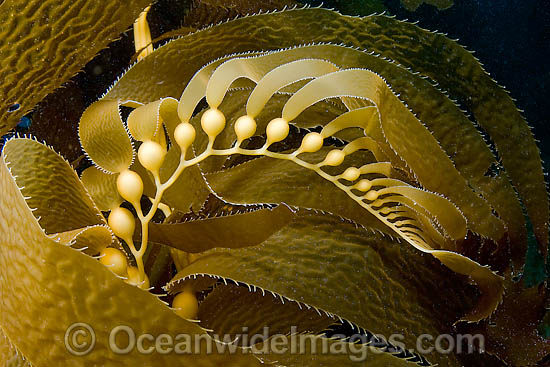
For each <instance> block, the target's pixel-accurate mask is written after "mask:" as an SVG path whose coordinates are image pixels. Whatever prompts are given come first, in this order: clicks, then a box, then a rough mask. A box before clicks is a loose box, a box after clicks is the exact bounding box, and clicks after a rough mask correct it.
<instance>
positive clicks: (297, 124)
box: [0, 9, 547, 367]
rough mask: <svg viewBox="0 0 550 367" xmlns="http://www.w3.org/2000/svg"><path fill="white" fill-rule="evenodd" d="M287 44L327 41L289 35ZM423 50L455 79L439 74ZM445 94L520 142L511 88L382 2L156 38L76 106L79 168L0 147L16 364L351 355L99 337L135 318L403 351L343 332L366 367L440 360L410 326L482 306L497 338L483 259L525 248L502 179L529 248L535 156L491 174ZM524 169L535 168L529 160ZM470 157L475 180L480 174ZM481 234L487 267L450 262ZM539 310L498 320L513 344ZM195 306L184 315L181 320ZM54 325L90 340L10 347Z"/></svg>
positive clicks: (7, 316) (25, 149) (44, 335)
mask: <svg viewBox="0 0 550 367" xmlns="http://www.w3.org/2000/svg"><path fill="white" fill-rule="evenodd" d="M315 24H322V25H323V26H324V27H325V30H322V27H316V26H315ZM312 25H313V26H312ZM274 29H276V30H277V31H276V32H274V31H273V30H274ZM327 29H328V30H327ZM310 42H334V43H336V42H344V43H345V44H346V45H347V46H344V45H339V46H336V45H333V44H314V45H309V46H303V45H301V44H303V43H310ZM434 45H442V47H440V48H438V47H435V48H434ZM351 46H353V47H351ZM285 47H288V48H287V49H280V48H285ZM354 47H358V49H356V48H354ZM266 50H276V51H274V52H266ZM228 53H230V54H231V53H236V54H232V55H229V56H227V54H228ZM442 57H443V58H444V59H445V60H448V62H449V63H450V64H451V65H452V66H453V68H452V69H453V70H454V71H455V73H441V71H442V70H443V69H444V68H445V67H446V66H442V65H440V64H444V63H441V60H442V59H441V58H442ZM213 58H214V59H215V60H214V61H212V59H213ZM216 58H217V59H216ZM470 74H471V75H474V76H475V78H473V80H472V79H470V78H467V77H466V75H470ZM432 81H437V82H438V83H439V87H442V88H443V89H444V91H440V90H439V89H438V88H437V87H435V86H434V84H433V83H432ZM455 84H456V85H455ZM446 93H449V95H450V96H451V97H454V98H458V99H459V101H460V102H461V103H463V106H465V107H466V108H468V109H470V110H471V111H472V112H473V114H474V115H475V118H476V122H477V123H478V124H479V125H481V126H482V127H484V128H485V130H487V131H488V132H489V135H490V137H491V138H492V139H493V140H494V142H495V143H496V145H497V148H499V149H500V150H501V151H500V155H501V156H506V153H503V152H502V150H506V149H507V148H509V147H510V144H512V143H510V142H508V141H507V139H504V138H503V137H502V136H501V135H499V134H498V132H496V133H495V131H493V130H491V129H503V128H505V127H506V126H514V127H515V128H516V130H512V132H510V137H509V140H510V141H512V142H515V143H514V144H523V145H524V146H526V147H527V148H526V149H529V151H533V152H536V146H535V145H534V141H533V139H532V136H531V135H530V134H527V135H525V134H523V133H524V132H525V131H528V128H527V127H526V124H525V123H524V121H523V120H522V119H521V117H520V116H519V114H517V111H515V107H514V105H513V103H512V102H511V100H510V99H509V97H508V96H507V95H506V94H505V93H504V91H503V90H502V89H501V88H500V87H498V86H497V85H496V84H495V83H494V82H493V81H492V80H491V79H490V78H489V77H488V76H487V75H486V74H485V73H484V72H483V70H482V69H481V67H480V66H479V64H478V63H477V61H476V60H475V59H474V58H473V57H472V56H471V55H470V53H468V52H467V51H465V50H464V49H463V48H461V47H460V46H458V45H457V44H456V43H454V42H452V41H450V40H448V39H447V38H445V37H443V36H442V35H438V34H434V33H430V32H427V31H424V30H422V29H420V28H418V27H416V26H413V25H410V24H407V23H403V22H399V21H396V20H393V19H391V18H388V17H384V16H372V17H367V18H353V17H344V16H341V15H339V14H337V13H335V12H331V11H327V10H323V9H301V10H291V11H285V12H279V13H274V14H263V15H254V16H249V17H246V18H242V19H238V20H235V21H231V22H228V23H224V24H220V25H217V26H212V27H210V28H207V29H205V30H202V31H199V32H197V33H195V34H191V35H189V36H186V37H182V38H181V39H178V40H176V41H173V42H170V43H168V44H167V45H165V46H163V47H161V48H159V49H158V50H156V51H154V52H153V53H152V54H150V55H148V56H147V57H145V58H144V59H142V60H141V61H140V62H139V63H137V64H136V65H134V66H133V67H132V68H131V69H130V70H129V71H128V72H127V73H125V74H124V76H123V77H122V78H121V79H120V80H119V81H118V82H117V83H116V84H115V85H114V86H113V87H112V88H111V90H110V91H109V92H108V93H107V94H106V95H105V96H104V97H103V98H102V99H101V100H99V101H97V102H95V103H93V104H92V105H91V106H89V107H88V108H87V110H86V111H85V112H84V114H83V115H82V118H81V122H80V127H79V134H80V138H81V143H82V146H83V148H84V150H85V151H86V152H87V154H88V156H89V158H90V160H91V161H92V162H93V164H94V166H93V167H90V168H88V169H87V170H86V171H84V173H83V174H82V175H81V177H78V176H77V175H76V174H75V173H74V172H73V171H72V169H71V168H70V167H69V165H68V163H67V162H66V161H64V160H63V159H62V158H61V157H60V156H59V155H57V154H56V153H55V152H53V150H51V149H49V148H48V147H46V146H44V145H42V144H40V143H38V142H36V141H33V140H31V139H26V138H15V139H13V140H10V141H9V142H7V143H6V145H5V147H4V150H3V152H2V158H3V159H2V161H0V192H1V193H2V195H1V196H0V214H1V215H0V218H2V219H1V220H0V274H1V276H0V299H1V300H2V305H3V309H2V318H1V319H0V321H1V324H0V328H1V329H2V330H3V331H4V333H5V334H6V335H7V336H8V337H9V339H10V340H11V342H13V344H14V345H16V346H17V347H18V349H19V350H20V351H21V354H22V355H24V356H25V357H27V358H28V359H29V360H30V361H31V362H32V363H33V364H34V365H36V366H38V367H40V366H47V365H51V364H71V365H89V364H100V365H106V366H111V365H113V366H114V365H141V364H147V365H152V366H157V365H158V366H161V365H165V364H167V363H168V364H171V365H173V364H176V363H178V362H179V363H192V364H193V365H205V366H209V365H215V364H216V365H219V364H223V365H230V366H231V365H238V366H243V365H244V366H246V365H256V364H259V363H260V361H261V362H263V363H266V364H268V365H286V366H294V365H312V366H323V365H331V364H338V365H354V363H352V361H350V359H349V358H348V355H318V354H314V353H310V352H306V353H305V354H302V355H292V354H288V353H286V354H285V353H284V354H273V353H270V352H265V353H264V352H261V351H255V352H254V354H255V355H253V354H251V353H247V354H242V352H243V350H242V349H240V348H239V349H237V351H238V352H237V353H236V354H232V355H228V354H224V353H223V352H219V353H214V354H212V355H203V354H201V355H184V356H181V355H174V354H167V355H164V354H160V353H156V354H153V355H143V354H140V353H138V352H137V351H132V352H131V353H130V354H128V355H125V356H120V355H115V354H113V352H112V350H109V346H108V344H107V341H108V339H109V338H108V333H109V331H110V330H111V329H112V328H113V327H115V326H116V325H120V324H125V325H129V326H131V327H132V328H133V329H134V331H135V332H136V333H142V332H148V333H152V334H158V333H181V332H187V333H189V334H191V335H192V337H193V338H198V337H206V339H207V340H209V341H211V342H214V343H215V345H218V346H219V345H220V344H219V343H218V342H215V341H214V340H216V339H217V338H218V335H216V333H227V334H228V335H235V334H236V333H238V332H239V331H240V330H241V329H242V327H249V332H250V333H253V332H257V331H259V330H262V328H263V327H264V326H267V327H269V328H270V329H271V330H272V332H275V333H282V334H283V335H284V337H285V338H288V339H290V338H291V337H292V335H290V334H289V333H292V329H291V328H292V326H295V327H297V329H296V332H301V333H305V334H307V335H308V336H310V337H312V338H313V340H314V341H315V343H319V344H321V343H327V342H329V343H331V345H332V346H333V347H335V348H337V347H338V348H349V347H350V341H349V340H346V339H345V338H344V339H341V340H338V339H334V340H330V341H329V339H328V338H329V337H330V336H331V330H334V329H336V330H338V329H341V328H344V327H347V328H348V329H347V333H348V335H349V334H351V333H361V334H362V335H364V336H369V335H372V334H373V333H379V334H383V335H385V336H389V335H391V334H395V333H397V334H400V335H402V337H403V339H402V341H403V342H404V346H403V347H401V346H398V345H393V344H392V341H391V340H387V339H380V340H377V343H375V344H376V345H370V346H367V345H366V344H365V345H363V346H361V348H363V349H364V350H365V351H367V350H368V351H370V352H369V353H368V358H370V359H369V360H367V361H368V362H369V365H372V366H386V365H392V366H393V365H395V366H398V365H429V364H430V363H438V364H439V365H449V366H459V365H461V363H460V358H461V356H459V355H455V354H452V353H451V354H438V353H431V354H426V355H421V354H420V353H418V352H417V351H408V349H409V348H412V347H414V346H415V343H416V341H417V338H418V337H419V336H420V335H422V334H431V335H440V334H447V333H452V324H453V323H454V322H455V321H456V320H457V319H459V318H461V317H462V318H463V319H464V320H466V321H480V320H483V319H486V318H488V317H490V316H493V317H494V319H495V320H497V327H498V328H499V330H501V328H502V327H503V324H504V323H505V321H504V322H503V321H502V320H507V317H508V313H509V312H510V310H515V309H516V308H515V307H511V306H510V303H508V302H509V301H510V300H509V299H505V300H504V304H503V305H505V306H506V307H504V308H502V309H497V312H498V311H500V312H503V313H504V317H503V316H502V315H500V314H499V313H496V314H495V313H493V312H494V310H495V309H496V308H497V306H498V304H499V302H500V301H501V299H502V296H503V291H504V287H505V286H506V287H508V289H510V290H513V289H515V288H514V285H513V284H512V285H510V284H511V281H510V279H509V278H510V275H509V273H508V272H502V273H500V274H497V273H496V272H495V270H496V269H497V265H498V266H499V267H498V269H499V270H501V269H506V268H507V267H508V265H509V260H510V259H509V256H507V254H506V251H507V241H508V240H510V244H511V246H512V249H513V259H512V260H514V261H515V262H516V263H517V264H520V265H521V263H522V259H521V255H522V254H521V252H522V249H524V245H525V241H526V231H525V225H524V222H523V218H522V212H521V206H520V201H519V199H518V198H517V197H516V195H515V191H514V186H512V184H510V182H509V180H508V176H507V173H508V174H509V175H510V178H511V180H512V181H513V182H514V184H515V187H516V188H517V189H518V191H520V193H521V194H522V199H523V201H524V203H525V204H526V206H527V209H528V211H529V214H530V216H531V217H532V220H533V222H534V223H535V226H536V230H537V235H538V236H539V241H540V242H541V244H543V243H546V242H545V241H546V233H545V226H546V225H547V224H546V222H547V208H545V209H544V210H539V211H538V212H537V210H538V209H536V208H535V209H534V206H533V203H534V202H535V201H536V200H540V201H541V202H546V200H547V198H546V193H545V192H544V190H542V192H541V191H540V186H541V185H542V187H543V189H544V181H543V180H542V178H541V177H539V176H538V173H537V172H538V171H536V169H535V171H536V172H535V173H533V174H532V175H531V176H526V177H520V176H521V174H522V173H523V171H521V172H520V171H514V169H510V168H509V167H510V165H511V164H512V165H513V164H517V162H518V159H519V158H518V156H517V155H513V154H509V155H508V156H507V158H506V159H505V160H504V162H503V165H504V167H500V166H499V164H498V161H497V159H496V158H495V156H494V154H493V153H492V152H491V150H490V149H489V148H488V147H487V144H486V143H485V141H484V139H483V137H482V135H481V134H480V132H478V130H477V128H476V125H475V124H474V123H473V122H472V121H470V119H469V118H468V117H467V116H466V114H464V112H463V111H462V110H461V108H459V107H458V106H456V105H455V104H454V103H453V102H452V100H451V99H450V98H449V97H448V96H447V95H446ZM466 97H470V98H469V99H468V98H466ZM204 100H206V105H207V107H206V108H203V106H206V105H205V104H204ZM121 106H124V113H123V114H121ZM497 107H498V108H497ZM500 108H502V109H503V110H505V111H506V116H505V115H503V112H502V111H501V109H500ZM512 108H513V112H515V113H512V112H511V111H512ZM503 119H507V120H506V121H502V120H503ZM493 125H494V127H493ZM516 133H517V135H519V136H520V137H519V138H518V136H516ZM514 139H516V140H514ZM525 166H527V167H531V168H538V169H539V170H540V158H538V152H537V155H536V156H530V157H529V158H528V159H526V161H525ZM494 167H498V168H499V170H498V171H499V172H498V174H497V175H493V174H488V172H489V171H490V170H491V169H492V168H494ZM539 178H540V180H539ZM124 201H126V203H125V204H122V203H123V202H124ZM52 203H55V204H52ZM121 205H122V206H121ZM129 207H132V208H133V212H130V211H129V210H128V209H127V208H129ZM105 212H109V216H108V220H106V219H105V218H104V217H103V215H104V213H105ZM160 212H162V214H161V213H160ZM538 214H541V215H542V218H539V217H535V216H536V215H538ZM135 216H137V219H136V218H135ZM164 217H167V220H166V221H162V218H164ZM536 223H539V224H538V225H537V224H536ZM136 227H137V228H136ZM113 235H116V238H115V236H113ZM486 243H487V244H499V245H500V246H501V247H498V248H495V252H498V254H499V255H501V257H502V256H504V259H505V260H504V261H503V263H504V265H503V264H502V263H498V264H497V263H494V262H492V261H493V258H491V257H488V258H485V257H479V258H480V259H482V260H483V261H484V262H482V263H480V262H479V261H477V262H476V261H474V260H478V257H476V256H473V255H472V254H473V253H475V252H476V246H478V247H481V246H483V245H484V244H486ZM147 250H149V251H147ZM463 250H464V252H461V251H463ZM484 250H485V249H484ZM161 252H163V253H165V254H166V253H170V254H172V256H173V262H174V264H175V267H176V269H177V270H178V274H177V275H175V276H174V273H173V272H172V270H171V266H170V262H168V263H166V261H165V260H162V261H158V262H157V261H156V260H155V256H156V255H157V254H159V253H161ZM152 253H153V255H151V254H152ZM422 253H427V254H431V255H433V256H424V255H423V254H422ZM98 254H100V256H99V257H97V256H96V255H98ZM165 257H166V256H165ZM97 259H99V261H97ZM438 260H440V261H441V263H443V264H444V265H445V266H442V264H440V263H439V261H438ZM76 264H78V265H76ZM104 265H106V266H104ZM457 273H458V274H457ZM504 275H506V276H507V279H506V280H504V277H503V276H504ZM170 278H172V280H171V281H170V282H168V283H167V284H166V290H167V291H168V292H169V295H168V296H163V298H162V299H163V301H168V302H170V304H171V306H172V307H173V309H170V308H169V307H167V305H166V304H164V303H163V302H161V301H160V300H159V299H158V298H157V297H156V296H155V295H154V294H151V293H150V292H147V290H148V287H149V285H150V284H152V285H159V282H160V281H161V280H162V279H170ZM468 281H473V282H474V283H475V284H476V286H477V287H473V286H470V285H468V284H467V282H468ZM31 283H36V284H40V287H32V286H30V287H29V286H28V284H31ZM161 285H162V284H161ZM476 289H477V290H479V291H480V294H478V293H477V291H476ZM520 293H521V292H520ZM13 294H17V295H18V297H11V295H13ZM525 298H526V299H533V298H532V297H525ZM535 298H536V297H535ZM537 300H538V301H540V299H539V298H537ZM476 303H477V304H476ZM539 303H540V302H538V303H537V305H535V306H533V307H534V308H533V310H534V311H535V312H534V313H533V314H531V313H526V315H527V314H529V317H525V318H522V319H521V320H520V319H518V320H517V323H515V324H514V327H515V328H518V329H521V328H522V327H523V328H524V329H525V330H527V331H526V334H528V335H532V332H533V327H532V325H528V326H525V325H524V322H527V323H531V324H532V323H534V322H535V321H533V320H537V317H535V316H536V315H535V314H537V313H538V312H539V311H540V310H541V305H542V303H540V304H539ZM53 305H55V307H53ZM4 306H5V307H4ZM98 309H99V310H103V312H97V310H98ZM38 315H40V319H41V320H43V321H42V323H41V325H40V327H38V326H37V325H34V324H33V320H34V319H37V318H38V317H39V316H38ZM289 315H292V316H289ZM434 315H435V316H434ZM533 315H535V316H533ZM531 316H533V317H531ZM197 318H198V319H200V320H199V324H198V325H197V324H196V323H193V322H190V321H188V319H197ZM73 322H85V323H87V324H89V325H91V326H92V327H93V328H94V329H95V330H96V332H98V335H97V340H98V344H97V345H96V347H95V350H94V351H92V353H90V354H89V355H86V356H82V357H75V356H72V355H68V353H67V351H66V350H65V348H64V345H63V343H62V342H60V343H56V344H55V345H54V346H53V348H52V349H51V350H50V351H48V353H46V352H45V351H44V350H38V349H37V348H35V347H34V346H35V345H36V343H41V342H44V343H45V342H46V340H48V341H51V340H57V341H61V340H63V335H64V333H65V331H66V329H67V327H69V325H70V324H71V323H73ZM479 325H480V328H479V329H475V330H484V329H483V327H484V325H486V324H485V323H481V324H479ZM327 328H328V329H327ZM207 329H210V330H213V331H211V332H208V331H207ZM289 329H290V330H289ZM206 334H208V335H209V336H207V335H206ZM484 335H486V336H487V337H488V338H490V339H491V340H490V342H491V345H492V346H494V345H497V346H498V345H504V346H505V347H504V348H498V347H494V348H492V349H491V350H490V352H492V353H495V354H498V355H500V356H501V358H502V359H504V360H506V361H509V362H510V363H514V364H521V363H523V362H529V363H530V362H533V361H534V360H536V359H540V357H541V356H542V355H543V354H544V353H545V350H546V349H545V348H546V344H545V343H544V342H542V341H540V340H539V341H537V343H535V344H534V345H536V348H537V350H536V352H534V353H532V354H530V355H529V357H528V358H524V359H522V358H514V357H513V356H512V357H510V356H509V355H507V353H508V352H506V351H507V350H511V349H509V348H507V346H508V345H509V343H510V342H511V340H510V339H509V338H506V335H505V334H504V333H502V332H500V331H497V332H493V333H491V332H485V331H484ZM265 343H267V342H265V341H264V344H265ZM261 345H263V344H262V343H258V344H256V345H255V346H258V347H259V346H261ZM503 350H504V351H503ZM513 350H514V351H516V349H513ZM201 352H204V351H201ZM10 353H11V352H10ZM515 353H517V352H512V354H515ZM180 361H181V362H180Z"/></svg>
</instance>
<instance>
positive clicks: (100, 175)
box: [80, 166, 124, 211]
mask: <svg viewBox="0 0 550 367" xmlns="http://www.w3.org/2000/svg"><path fill="white" fill-rule="evenodd" d="M80 179H81V181H82V184H83V185H84V187H86V190H88V192H89V193H90V196H91V197H92V198H93V200H94V202H95V204H96V205H97V206H98V208H99V209H100V210H101V211H109V210H111V209H114V208H116V207H118V206H120V204H121V203H122V202H123V201H124V199H123V198H122V197H121V196H120V194H119V192H118V190H117V187H116V179H117V175H114V174H110V173H106V172H104V171H102V170H100V169H99V168H97V167H96V166H92V167H89V168H86V169H85V170H84V172H82V175H81V176H80Z"/></svg>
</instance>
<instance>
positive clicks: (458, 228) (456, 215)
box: [379, 186, 466, 240]
mask: <svg viewBox="0 0 550 367" xmlns="http://www.w3.org/2000/svg"><path fill="white" fill-rule="evenodd" d="M379 193H380V195H384V194H386V193H392V194H399V195H402V196H404V197H407V198H409V199H411V200H412V201H413V202H415V203H416V204H417V205H420V206H421V207H423V208H424V209H426V210H427V211H428V212H429V213H430V214H431V215H433V216H434V218H435V219H436V220H437V222H438V223H439V224H440V225H441V227H442V228H444V230H445V232H446V234H448V235H449V236H450V237H451V238H453V239H454V240H463V239H464V238H465V237H466V219H465V218H464V216H463V215H462V213H461V212H460V211H459V210H458V208H457V207H456V206H455V205H454V204H453V203H451V202H450V201H448V200H447V199H445V198H443V197H441V196H439V195H437V194H434V193H431V192H428V191H424V190H422V189H419V188H416V187H411V186H390V187H387V188H384V189H380V191H379Z"/></svg>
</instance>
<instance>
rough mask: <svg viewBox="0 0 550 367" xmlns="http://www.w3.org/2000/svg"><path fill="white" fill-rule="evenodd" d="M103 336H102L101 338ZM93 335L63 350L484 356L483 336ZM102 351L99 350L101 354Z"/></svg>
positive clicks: (73, 329) (72, 329) (74, 332)
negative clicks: (413, 340)
mask: <svg viewBox="0 0 550 367" xmlns="http://www.w3.org/2000/svg"><path fill="white" fill-rule="evenodd" d="M102 335H103V334H102ZM98 338H99V336H98V335H96V333H95V331H94V329H93V328H92V327H91V326H90V325H88V324H85V323H76V324H72V325H70V326H69V327H68V328H67V331H66V333H65V347H66V348H67V351H68V352H69V353H71V354H73V355H75V356H85V355H88V354H90V353H93V352H94V349H96V347H97V346H98V345H99V344H101V345H102V346H105V345H106V346H107V347H108V348H109V349H110V350H111V351H112V352H113V353H114V354H117V355H126V354H131V353H136V352H137V353H141V354H155V353H157V354H170V353H174V354H197V355H199V354H213V353H220V354H225V353H229V354H235V353H245V354H246V353H254V354H273V355H283V354H295V355H303V354H312V355H315V354H317V355H347V356H348V357H349V359H350V360H352V361H354V362H362V361H365V360H366V359H367V357H368V355H369V354H381V353H391V354H395V355H401V356H404V355H409V356H410V355H415V356H418V358H421V356H428V355H429V354H433V353H441V354H449V353H457V354H461V353H467V354H471V353H483V352H484V349H485V345H484V344H485V340H484V337H483V335H479V334H476V335H470V334H455V335H451V334H441V335H430V334H422V335H420V336H419V337H418V338H417V339H416V345H414V347H412V348H411V346H408V345H406V344H405V340H406V338H405V336H403V335H402V334H392V335H390V336H388V337H385V336H383V335H372V334H370V333H358V334H355V335H351V336H350V335H338V334H332V335H331V337H330V338H327V337H320V336H314V335H311V334H300V333H298V329H297V327H295V326H293V327H291V328H290V331H289V333H288V334H271V333H270V331H269V328H268V327H264V328H263V330H262V332H261V333H256V334H252V333H251V332H249V330H248V328H246V327H244V328H243V329H242V332H241V333H240V334H231V335H229V334H226V335H217V334H215V333H214V334H212V337H210V336H208V335H207V334H201V335H191V334H184V333H182V334H177V335H170V334H157V335H153V334H149V333H136V332H135V331H134V330H133V329H132V328H131V327H129V326H126V325H119V326H116V327H114V328H113V329H112V330H111V331H110V332H109V334H108V335H106V339H107V340H98ZM103 348H104V347H102V348H101V349H103Z"/></svg>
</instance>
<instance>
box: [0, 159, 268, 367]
mask: <svg viewBox="0 0 550 367" xmlns="http://www.w3.org/2000/svg"><path fill="white" fill-rule="evenodd" d="M0 191H1V192H2V195H1V196H0V214H1V215H0V218H1V219H0V268H1V269H3V273H2V274H3V275H2V277H1V278H0V300H1V303H2V319H1V320H0V328H1V329H2V331H3V332H4V334H5V335H6V336H7V337H8V338H9V340H10V341H11V342H12V344H13V345H14V346H16V347H17V348H18V350H19V351H20V352H21V355H23V356H25V358H26V359H27V360H28V361H30V362H31V363H32V365H33V366H38V367H41V366H51V365H71V366H88V365H94V364H95V365H102V366H114V365H117V366H136V365H151V366H164V365H177V364H179V363H185V364H193V365H197V366H215V365H221V364H226V365H235V366H241V365H242V366H256V365H258V361H257V359H256V358H255V357H253V356H250V355H243V354H242V353H236V354H228V353H226V354H223V352H222V354H220V353H217V352H216V351H217V350H218V349H217V347H216V345H217V344H216V343H215V344H214V345H213V350H214V352H215V353H213V354H207V353H206V352H205V350H200V351H197V354H191V355H189V354H185V355H183V354H179V355H178V354H175V353H171V354H168V355H166V354H159V353H155V354H153V355H150V354H149V355H146V354H143V353H139V352H138V351H137V350H132V351H131V352H130V353H129V354H126V355H119V354H115V353H114V352H113V350H112V348H111V347H109V334H110V332H111V330H113V329H114V328H115V327H117V326H120V325H127V326H128V327H130V328H131V329H132V330H133V331H134V332H135V333H136V334H139V335H141V334H143V333H151V334H153V335H158V334H160V333H168V334H171V335H178V334H181V333H185V334H189V335H190V338H191V340H194V338H196V337H198V336H199V335H202V334H204V333H205V332H204V330H203V329H202V328H200V327H199V326H197V325H196V324H193V323H191V322H189V321H187V320H184V319H182V318H180V317H178V316H177V315H175V314H174V313H173V311H172V310H170V309H169V308H168V307H167V306H166V305H165V304H163V303H162V302H161V301H160V300H159V299H158V298H157V297H156V296H155V295H153V294H151V293H148V292H145V291H143V290H141V289H139V288H137V287H134V286H131V285H128V284H126V283H125V282H124V281H123V280H122V279H120V278H117V277H116V276H115V275H114V274H113V273H112V272H111V271H109V270H108V269H107V268H106V267H105V266H103V265H102V264H100V263H99V262H98V261H97V260H95V259H93V258H91V257H89V256H87V255H85V254H83V253H81V252H80V251H77V250H75V249H73V248H71V247H68V246H64V245H62V244H59V243H57V242H55V241H53V240H52V239H50V238H48V237H47V236H46V234H45V233H44V232H43V231H42V228H40V226H39V224H38V222H37V221H36V219H35V218H34V217H33V215H32V213H31V211H30V209H29V207H28V206H27V204H26V203H25V200H24V198H23V195H22V194H21V192H20V191H19V188H18V187H17V185H16V182H15V180H14V178H13V176H12V175H11V174H10V171H9V170H8V168H7V166H6V162H5V161H4V160H2V161H1V162H0ZM14 259H16V260H15V261H14ZM37 280H38V281H39V283H40V286H39V287H36V286H29V284H31V285H32V284H33V283H35V282H36V281H37ZM14 295H17V296H16V297H15V296H14ZM36 320H40V325H37V324H36ZM76 323H80V324H77V325H82V323H84V324H86V325H87V326H88V327H90V328H92V329H93V330H94V332H95V335H96V343H95V347H94V348H93V351H91V352H90V353H89V354H87V355H86V356H76V355H74V354H71V353H68V351H67V346H66V345H65V343H64V342H63V341H64V336H65V334H66V332H67V330H68V329H69V328H70V327H71V325H75V324H76ZM205 337H206V338H207V340H208V339H209V337H208V336H203V338H205ZM203 340H204V339H203ZM43 343H48V345H49V347H48V348H47V349H44V348H37V347H36V346H37V344H43Z"/></svg>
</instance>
